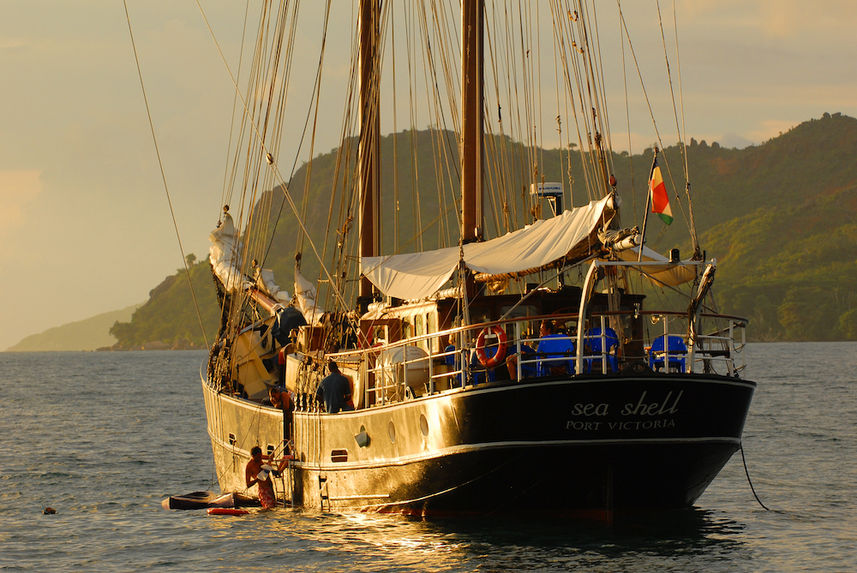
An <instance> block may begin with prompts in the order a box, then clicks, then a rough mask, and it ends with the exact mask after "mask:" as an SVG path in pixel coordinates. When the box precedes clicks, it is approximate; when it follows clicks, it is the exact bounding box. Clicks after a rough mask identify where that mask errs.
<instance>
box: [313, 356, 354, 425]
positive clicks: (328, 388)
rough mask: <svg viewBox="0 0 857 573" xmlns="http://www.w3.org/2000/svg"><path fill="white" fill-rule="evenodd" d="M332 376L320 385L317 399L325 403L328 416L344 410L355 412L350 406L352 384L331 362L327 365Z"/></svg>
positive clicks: (316, 395) (316, 394) (334, 363)
mask: <svg viewBox="0 0 857 573" xmlns="http://www.w3.org/2000/svg"><path fill="white" fill-rule="evenodd" d="M327 369H328V371H329V372H330V374H329V375H328V376H327V377H326V378H325V379H324V380H322V381H321V384H319V385H318V390H316V393H315V399H316V400H318V401H319V402H324V408H325V410H327V413H328V414H336V413H337V412H341V411H343V410H353V407H352V406H350V404H349V400H350V399H351V383H350V382H349V381H348V378H346V377H345V376H343V375H342V373H341V372H339V366H337V365H336V362H334V361H333V360H331V361H330V362H328V363H327Z"/></svg>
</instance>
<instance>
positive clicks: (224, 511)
mask: <svg viewBox="0 0 857 573" xmlns="http://www.w3.org/2000/svg"><path fill="white" fill-rule="evenodd" d="M206 511H207V512H208V515H244V514H247V513H250V512H249V511H247V510H246V509H239V508H237V507H209V508H208V509H207V510H206Z"/></svg>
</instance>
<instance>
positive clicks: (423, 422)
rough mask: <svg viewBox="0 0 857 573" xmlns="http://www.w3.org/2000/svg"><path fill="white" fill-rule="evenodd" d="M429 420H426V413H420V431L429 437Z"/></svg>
mask: <svg viewBox="0 0 857 573" xmlns="http://www.w3.org/2000/svg"><path fill="white" fill-rule="evenodd" d="M428 430H429V427H428V420H426V415H425V414H420V432H422V433H423V436H425V437H426V438H427V437H428Z"/></svg>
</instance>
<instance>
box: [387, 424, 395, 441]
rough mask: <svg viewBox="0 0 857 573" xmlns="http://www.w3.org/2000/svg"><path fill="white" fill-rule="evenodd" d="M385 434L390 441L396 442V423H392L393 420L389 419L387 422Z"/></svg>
mask: <svg viewBox="0 0 857 573" xmlns="http://www.w3.org/2000/svg"><path fill="white" fill-rule="evenodd" d="M387 435H388V436H390V441H391V442H392V443H394V444H395V443H396V425H395V424H393V420H390V421H389V422H388V423H387Z"/></svg>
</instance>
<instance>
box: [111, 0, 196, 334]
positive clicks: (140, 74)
mask: <svg viewBox="0 0 857 573" xmlns="http://www.w3.org/2000/svg"><path fill="white" fill-rule="evenodd" d="M122 4H123V6H124V7H125V20H126V22H127V23H128V36H129V37H130V38H131V48H132V49H133V51H134V63H135V64H136V66H137V77H138V78H139V80H140V91H141V92H142V94H143V102H144V103H145V105H146V117H147V119H148V121H149V131H150V132H151V134H152V143H153V144H154V146H155V155H156V156H157V158H158V168H159V169H160V172H161V181H162V182H163V184H164V194H165V195H166V197H167V205H169V208H170V218H171V219H172V221H173V229H175V232H176V240H177V241H178V245H179V252H180V253H181V255H182V265H183V266H184V270H185V277H186V278H187V284H188V287H189V288H190V295H191V298H192V299H193V306H194V309H195V310H196V318H197V320H198V321H199V330H200V332H202V340H203V342H204V343H205V346H206V347H208V337H207V336H206V334H205V327H204V326H203V322H202V315H201V314H200V311H199V302H198V301H197V298H196V291H194V288H193V281H192V280H191V276H190V268H189V267H188V260H187V257H186V256H185V250H184V245H182V237H181V233H179V226H178V223H177V222H176V213H175V209H173V200H172V197H170V189H169V185H167V175H166V173H165V171H164V163H163V161H161V150H160V147H158V138H157V135H156V134H155V124H154V122H153V121H152V112H151V110H150V108H149V98H148V96H147V95H146V86H145V84H144V83H143V70H142V69H141V67H140V58H139V56H138V54H137V43H136V42H135V41H134V31H133V29H132V28H131V15H130V14H129V13H128V2H127V0H122Z"/></svg>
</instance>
